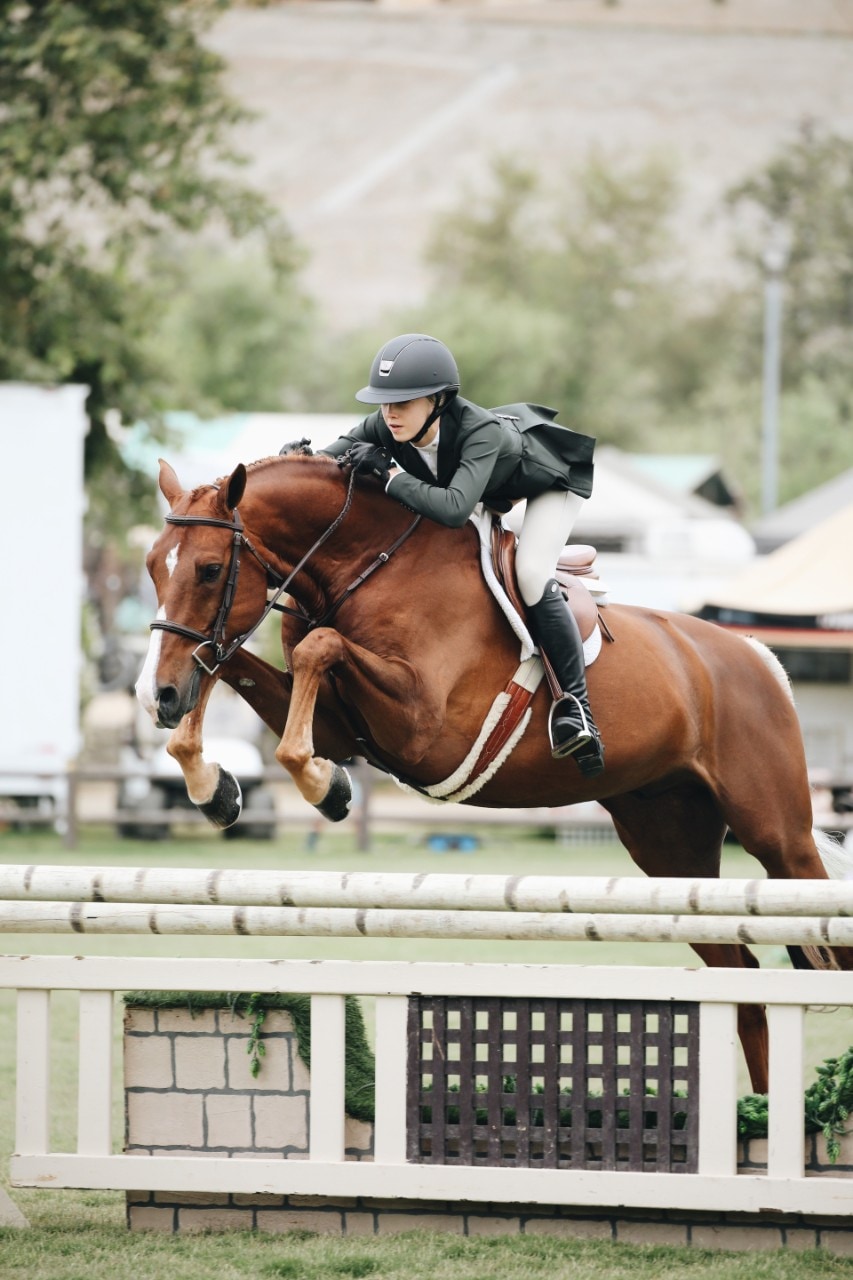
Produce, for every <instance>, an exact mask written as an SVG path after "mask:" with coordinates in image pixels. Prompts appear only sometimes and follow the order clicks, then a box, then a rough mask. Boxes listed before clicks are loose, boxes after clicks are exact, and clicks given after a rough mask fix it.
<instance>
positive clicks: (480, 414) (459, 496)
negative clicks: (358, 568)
mask: <svg viewBox="0 0 853 1280" xmlns="http://www.w3.org/2000/svg"><path fill="white" fill-rule="evenodd" d="M556 412H557V411H556V410H555V409H547V408H545V407H543V406H542V405H529V404H510V405H502V406H501V407H500V408H498V409H481V408H480V406H479V405H476V404H471V402H470V401H468V400H463V399H461V397H459V396H457V397H456V399H454V400H452V401H451V402H450V404H449V405H448V406H447V407H446V408H445V409H443V410H442V414H441V430H440V434H439V441H438V475H437V476H434V475H433V474H432V471H431V470H430V468H429V467H428V466H427V464H426V462H425V461H424V460H423V458H422V456H421V454H420V453H419V452H418V450H417V449H416V448H415V446H414V445H411V444H400V443H398V442H397V441H396V440H395V439H394V437H393V436H392V434H391V432H390V431H389V430H388V428H387V427H386V425H385V421H384V419H383V417H382V411H381V410H377V411H376V413H371V414H370V416H369V417H367V418H365V419H364V421H363V422H360V423H359V424H358V426H357V427H353V429H352V431H350V432H348V433H347V435H344V436H340V437H339V438H338V439H337V440H335V442H334V443H333V444H331V445H328V446H326V447H325V448H324V449H323V450H322V452H323V453H330V454H332V455H333V456H335V457H338V456H339V455H340V454H342V453H345V452H346V451H347V449H348V448H349V447H350V445H351V444H352V442H353V441H354V440H366V441H368V442H369V443H370V444H376V445H382V446H383V447H384V448H385V449H388V450H389V451H390V453H391V454H392V456H393V457H394V460H395V462H396V463H397V465H398V466H399V467H401V468H402V471H401V472H400V474H399V475H396V476H392V478H391V481H390V483H389V485H388V494H389V496H390V497H392V498H396V500H397V501H398V502H401V503H402V504H403V505H404V506H406V507H410V508H411V509H412V510H413V511H417V512H419V513H420V514H421V515H424V516H429V518H430V519H431V520H436V521H437V522H438V523H439V524H444V525H450V526H451V527H452V528H460V527H461V526H462V525H463V524H464V523H465V521H466V520H467V519H468V517H469V516H470V514H471V512H472V511H473V510H474V507H475V506H476V505H477V503H478V502H483V503H484V504H485V506H487V507H489V508H491V509H492V510H495V511H508V510H509V508H510V506H511V505H512V503H513V502H515V501H517V500H518V499H519V498H535V497H536V496H537V495H538V494H540V493H545V492H546V491H547V490H549V489H562V490H566V489H569V490H571V492H572V493H577V494H579V495H580V496H581V497H582V498H588V497H589V495H590V493H591V492H592V473H593V465H592V455H593V452H594V450H595V440H594V439H593V438H592V437H591V436H584V435H581V434H580V433H579V432H577V431H572V430H570V429H569V428H568V427H563V426H560V424H559V423H556V422H554V418H555V416H556Z"/></svg>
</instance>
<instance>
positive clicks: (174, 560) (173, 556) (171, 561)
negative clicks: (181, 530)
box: [166, 546, 178, 578]
mask: <svg viewBox="0 0 853 1280" xmlns="http://www.w3.org/2000/svg"><path fill="white" fill-rule="evenodd" d="M177 567H178V548H177V546H174V547H172V550H171V551H170V552H169V554H168V555H167V556H166V569H167V570H168V573H169V577H170V578H171V576H172V574H173V573H174V572H175V570H176V569H177Z"/></svg>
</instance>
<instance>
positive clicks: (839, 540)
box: [705, 504, 853, 625]
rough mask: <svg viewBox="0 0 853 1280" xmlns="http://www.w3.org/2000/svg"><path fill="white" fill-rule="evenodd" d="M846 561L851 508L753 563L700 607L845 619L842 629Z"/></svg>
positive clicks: (846, 607) (852, 594)
mask: <svg viewBox="0 0 853 1280" xmlns="http://www.w3.org/2000/svg"><path fill="white" fill-rule="evenodd" d="M851 555H853V504H851V505H849V506H847V507H844V508H843V509H842V510H841V511H837V512H836V513H835V514H834V515H832V516H829V517H828V519H826V520H823V521H821V523H820V524H818V525H815V527H814V528H813V529H809V530H808V532H807V533H803V534H801V535H800V536H799V537H798V538H794V539H793V540H792V541H791V542H787V543H786V544H785V545H784V546H782V547H780V548H779V549H778V550H777V551H774V552H772V553H771V554H770V555H769V556H764V557H762V558H761V559H759V560H756V561H754V562H753V563H752V564H750V565H749V566H748V567H747V568H746V569H744V570H743V571H742V572H741V573H739V574H737V575H736V576H735V577H733V578H732V579H731V580H730V581H729V583H728V584H727V585H726V586H724V587H723V588H721V589H720V590H719V591H718V592H717V593H716V594H715V595H714V596H713V597H712V598H711V599H708V600H706V601H705V604H706V605H711V606H714V607H716V608H721V609H737V610H744V611H746V612H750V613H766V614H782V615H789V616H793V617H827V616H830V615H842V614H847V615H848V621H847V622H845V623H844V625H849V615H850V614H851V613H853V568H851ZM829 625H838V624H837V623H836V624H833V623H830V624H829Z"/></svg>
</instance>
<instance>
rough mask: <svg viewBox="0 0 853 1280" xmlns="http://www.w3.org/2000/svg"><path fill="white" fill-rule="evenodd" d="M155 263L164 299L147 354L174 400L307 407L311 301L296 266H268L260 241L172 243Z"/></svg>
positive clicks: (178, 404) (210, 406)
mask: <svg viewBox="0 0 853 1280" xmlns="http://www.w3.org/2000/svg"><path fill="white" fill-rule="evenodd" d="M294 261H295V259H294ZM151 272H152V276H153V278H154V279H155V280H156V282H157V287H158V289H159V290H160V291H161V294H162V296H163V297H164V298H165V299H166V304H165V307H164V312H163V317H162V320H161V322H160V324H159V325H158V327H157V330H156V332H155V333H154V334H153V335H152V338H151V341H150V343H149V344H148V353H149V356H150V358H151V360H152V362H153V363H154V364H155V365H156V366H157V367H158V368H160V369H161V370H163V371H164V374H165V376H166V377H167V379H168V383H169V387H170V395H171V406H172V407H173V408H191V409H192V410H193V411H194V412H195V413H198V414H200V415H202V416H204V415H205V414H208V413H209V414H219V413H222V412H223V411H228V410H232V411H236V412H245V411H246V410H252V411H254V412H281V411H282V410H284V409H286V408H291V409H297V408H301V407H302V406H303V404H304V403H305V401H304V400H302V399H300V398H299V395H300V391H301V384H302V382H303V380H304V370H305V368H306V367H307V366H309V365H310V357H309V354H308V353H309V351H310V348H311V341H312V334H313V327H312V322H313V318H314V309H313V306H312V304H311V302H310V300H309V299H308V298H306V297H305V296H304V295H303V294H302V292H301V291H300V289H299V288H298V284H297V278H296V275H295V273H294V272H291V273H284V272H281V271H276V270H274V269H273V268H272V267H271V265H270V262H269V260H268V258H267V257H266V256H265V255H264V254H262V253H260V252H258V251H257V250H256V249H249V250H248V251H244V252H238V253H232V254H229V255H228V256H226V257H223V256H222V255H221V254H220V253H218V252H216V251H215V250H214V249H212V248H210V247H203V246H195V247H194V248H192V249H191V250H190V251H189V252H187V251H185V250H184V249H183V247H182V246H175V245H171V246H168V248H167V249H166V251H165V252H162V253H160V254H158V255H157V256H156V258H155V259H154V260H153V261H152V263H151Z"/></svg>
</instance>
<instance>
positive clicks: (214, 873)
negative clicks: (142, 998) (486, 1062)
mask: <svg viewBox="0 0 853 1280" xmlns="http://www.w3.org/2000/svg"><path fill="white" fill-rule="evenodd" d="M0 900H7V901H18V902H26V901H29V902H45V901H51V902H116V903H140V902H141V903H180V904H182V905H186V906H192V905H195V906H208V905H226V906H259V907H263V906H267V907H359V908H406V909H418V910H425V911H435V910H447V909H453V910H458V911H536V912H541V911H548V912H560V913H572V912H606V913H615V914H620V913H622V914H638V913H639V914H649V913H651V914H656V913H658V914H659V913H663V914H672V915H731V916H736V915H737V916H810V915H822V914H828V915H832V916H836V917H844V916H851V917H853V881H840V880H797V881H790V880H764V879H760V880H759V879H755V880H700V879H694V878H687V877H680V878H679V877H660V878H655V879H654V880H650V879H647V878H646V877H645V876H619V877H610V876H497V875H476V876H468V875H458V874H457V875H446V874H445V875H441V874H439V875H436V874H431V873H430V874H421V875H412V874H402V873H394V872H379V873H377V872H364V871H357V872H338V871H290V872H274V871H255V870H251V869H246V870H239V871H230V870H222V869H217V870H196V869H186V868H179V867H123V866H113V867H55V866H38V865H26V864H18V865H15V864H10V865H7V866H0Z"/></svg>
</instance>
